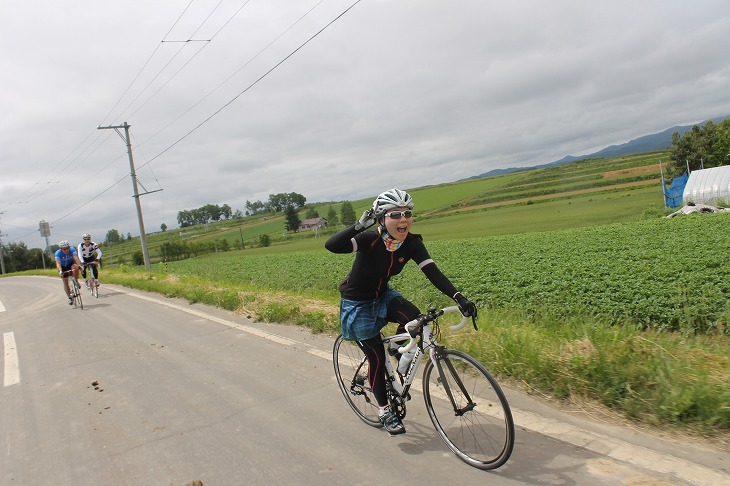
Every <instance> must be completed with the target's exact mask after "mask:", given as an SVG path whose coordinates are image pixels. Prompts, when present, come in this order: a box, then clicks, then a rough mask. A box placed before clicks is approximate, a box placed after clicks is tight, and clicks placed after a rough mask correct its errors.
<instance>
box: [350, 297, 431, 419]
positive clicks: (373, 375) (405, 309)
mask: <svg viewBox="0 0 730 486" xmlns="http://www.w3.org/2000/svg"><path fill="white" fill-rule="evenodd" d="M420 314H421V311H419V310H418V307H416V306H415V305H413V304H412V303H410V302H409V301H407V300H406V299H404V298H403V297H396V298H395V299H393V300H392V301H391V303H390V304H389V305H388V322H397V323H398V333H402V332H405V327H404V326H405V324H406V323H407V322H410V321H412V320H413V319H415V318H416V317H418V316H419V315H420ZM357 345H358V346H360V349H362V351H363V353H365V357H367V359H368V364H369V365H370V366H369V370H368V381H369V382H370V388H372V390H373V395H375V399H376V400H377V401H378V405H379V406H381V407H384V406H386V405H388V395H387V393H386V392H385V360H386V356H385V347H384V346H383V341H382V340H381V339H380V336H379V335H378V336H375V337H371V338H370V339H366V340H365V341H357Z"/></svg>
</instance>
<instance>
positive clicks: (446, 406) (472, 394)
mask: <svg viewBox="0 0 730 486" xmlns="http://www.w3.org/2000/svg"><path fill="white" fill-rule="evenodd" d="M436 363H437V365H436V366H434V364H433V362H432V361H430V360H429V361H428V362H427V363H426V368H425V369H424V371H423V396H424V399H425V400H426V410H428V415H429V417H431V421H432V422H433V425H434V426H435V427H436V430H437V431H438V433H439V435H440V436H441V438H442V439H443V440H444V442H445V443H446V445H447V446H449V449H451V451H452V452H453V453H454V454H456V456H457V457H458V458H459V459H461V460H462V461H464V462H466V463H467V464H469V465H470V466H474V467H476V468H479V469H485V470H487V469H496V468H498V467H500V466H502V465H503V464H504V463H505V462H507V459H509V456H510V454H512V448H513V447H514V443H515V426H514V422H513V420H512V412H511V411H510V408H509V404H508V403H507V399H506V398H505V396H504V393H503V392H502V389H501V388H500V387H499V384H497V381H496V380H495V379H494V378H493V377H492V375H491V374H489V372H488V371H487V369H486V368H484V366H482V364H481V363H479V361H477V360H476V359H474V358H472V357H471V356H469V355H468V354H465V353H462V352H461V351H456V350H453V349H442V350H440V351H439V353H438V358H437V359H436Z"/></svg>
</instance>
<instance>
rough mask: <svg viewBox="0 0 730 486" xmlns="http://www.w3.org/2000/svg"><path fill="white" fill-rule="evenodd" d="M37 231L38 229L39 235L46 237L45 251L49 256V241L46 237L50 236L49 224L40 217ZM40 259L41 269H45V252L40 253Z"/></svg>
mask: <svg viewBox="0 0 730 486" xmlns="http://www.w3.org/2000/svg"><path fill="white" fill-rule="evenodd" d="M38 231H40V233H41V236H43V237H45V238H46V251H47V252H48V255H49V256H53V255H51V243H50V242H49V241H48V237H49V236H51V224H50V223H48V222H47V221H46V220H44V219H42V220H40V221H39V222H38ZM41 260H42V261H43V270H45V269H46V256H45V253H41Z"/></svg>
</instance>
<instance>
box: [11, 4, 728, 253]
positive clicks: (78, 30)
mask: <svg viewBox="0 0 730 486" xmlns="http://www.w3.org/2000/svg"><path fill="white" fill-rule="evenodd" d="M353 4H354V6H353V7H352V8H351V9H350V10H348V8H350V7H351V6H352V5H353ZM345 11H346V13H344V14H343V12H345ZM341 14H343V15H341ZM340 15H341V16H340ZM338 16H340V17H339V18H338ZM335 19H336V20H335ZM330 23H331V25H329V26H328V24H330ZM325 27H326V28H325ZM322 29H324V30H323V31H322V32H321V33H319V34H318V35H317V33H318V32H320V31H321V30H322ZM310 39H311V40H310ZM186 41H187V42H186ZM307 41H309V42H307ZM0 44H1V46H0V72H1V73H2V89H0V147H1V150H0V161H1V165H2V167H1V172H0V212H2V214H0V232H2V240H3V242H5V243H9V242H12V241H15V242H18V241H24V242H25V243H26V244H27V245H28V246H29V247H43V246H45V241H44V240H43V239H42V238H41V237H40V234H39V232H38V223H39V221H40V220H45V221H48V222H50V223H51V225H52V230H51V231H52V237H51V242H52V243H56V242H58V241H59V240H61V239H69V240H71V241H72V243H74V244H76V243H78V242H79V240H80V236H81V234H83V233H84V232H89V233H91V234H92V236H93V237H94V239H95V240H96V241H102V240H104V237H105V235H106V232H107V231H108V230H109V229H112V228H114V229H117V230H118V231H120V232H121V233H122V234H124V235H126V233H127V232H130V233H131V234H132V235H135V236H136V235H138V234H139V225H138V221H137V213H136V209H135V204H134V199H133V198H132V182H131V178H130V168H129V161H128V157H127V153H126V147H125V143H124V141H123V139H122V138H121V137H120V136H119V135H118V134H117V133H116V132H115V130H113V129H103V130H99V129H97V127H98V126H113V125H121V124H122V123H124V122H128V123H129V124H130V125H131V138H132V140H131V141H132V148H133V155H134V160H135V165H136V167H137V176H138V179H139V181H140V183H141V184H142V185H141V186H140V189H139V190H140V192H151V193H150V194H147V195H145V196H142V197H141V203H142V211H143V214H144V221H145V227H146V230H147V232H148V233H149V232H154V231H159V229H160V225H161V224H162V223H165V224H167V226H168V227H170V228H175V227H177V221H176V219H177V212H178V211H180V210H183V209H194V208H197V207H200V206H203V205H205V204H209V203H210V204H219V205H223V204H228V205H229V206H231V207H232V208H233V209H234V210H235V209H240V210H241V211H245V204H246V201H247V200H249V201H256V200H261V201H266V200H268V195H269V194H273V193H281V192H297V193H300V194H303V195H304V196H305V197H306V198H307V200H308V201H309V202H321V201H340V200H355V199H361V198H365V197H374V196H375V195H377V194H378V193H379V192H381V191H383V190H386V189H389V188H391V187H400V188H414V187H419V186H424V185H429V184H437V183H441V182H450V181H455V180H458V179H462V178H466V177H469V176H472V175H477V174H481V173H484V172H487V171H489V170H492V169H496V168H507V167H516V166H532V165H537V164H542V163H546V162H551V161H554V160H557V159H560V158H562V157H563V156H565V155H583V154H588V153H591V152H594V151H596V150H599V149H601V148H604V147H606V146H608V145H612V144H618V143H624V142H627V141H629V140H631V139H634V138H637V137H639V136H642V135H646V134H650V133H655V132H659V131H662V130H665V129H667V128H670V127H672V126H675V125H689V124H694V123H699V122H702V121H704V120H707V119H710V118H714V117H718V116H725V115H730V61H729V60H730V55H729V54H730V53H729V52H728V51H729V46H730V8H728V3H727V1H726V0H717V1H710V0H696V1H693V2H688V1H684V0H682V1H677V0H661V1H659V0H657V1H653V0H642V1H636V0H627V1H622V0H619V1H611V2H586V1H582V0H575V1H560V0H551V1H548V0H544V1H514V2H504V1H503V2H494V1H489V0H449V1H446V0H401V1H395V0H361V1H360V2H356V0H348V1H343V0H322V1H319V0H287V1H285V0H250V1H245V0H193V1H190V0H179V1H171V0H155V1H150V0H126V1H123V2H108V1H99V0H74V1H72V2H58V1H57V0H54V1H50V0H33V1H12V2H11V1H3V2H1V3H0ZM120 133H121V134H123V133H124V132H123V131H120ZM159 189H162V191H158V192H152V191H157V190H159ZM417 204H418V201H416V209H417Z"/></svg>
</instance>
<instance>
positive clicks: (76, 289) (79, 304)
mask: <svg viewBox="0 0 730 486" xmlns="http://www.w3.org/2000/svg"><path fill="white" fill-rule="evenodd" d="M71 280H72V281H73V284H72V287H71V288H73V291H74V304H75V305H76V307H78V308H80V309H81V310H83V309H84V303H83V301H82V300H81V287H79V283H78V282H77V281H76V280H74V279H71Z"/></svg>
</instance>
